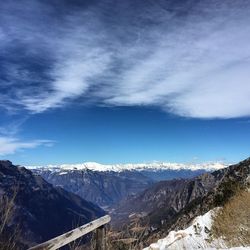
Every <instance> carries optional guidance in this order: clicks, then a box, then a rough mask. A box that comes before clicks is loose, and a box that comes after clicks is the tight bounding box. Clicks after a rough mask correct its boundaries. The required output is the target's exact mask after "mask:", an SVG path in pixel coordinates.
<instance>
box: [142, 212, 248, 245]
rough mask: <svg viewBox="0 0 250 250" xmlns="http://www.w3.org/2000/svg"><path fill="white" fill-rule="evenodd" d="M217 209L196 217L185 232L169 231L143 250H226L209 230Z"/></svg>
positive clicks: (221, 241)
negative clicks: (213, 237) (213, 238)
mask: <svg viewBox="0 0 250 250" xmlns="http://www.w3.org/2000/svg"><path fill="white" fill-rule="evenodd" d="M218 209H219V208H214V209H213V210H210V211H209V212H207V213H206V214H204V215H202V216H198V217H196V218H195V219H194V220H193V222H192V224H191V226H189V227H188V228H186V229H185V230H179V231H171V232H170V233H169V234H168V236H167V237H166V238H164V239H160V240H158V241H157V242H156V243H153V244H151V245H150V246H149V247H147V248H144V250H176V249H178V250H181V249H194V250H195V249H210V250H212V249H228V248H227V247H226V245H225V243H224V242H223V240H221V239H217V240H212V241H211V238H210V229H211V226H212V216H213V214H214V213H216V211H218ZM230 249H232V250H233V249H234V250H246V249H250V248H249V247H235V248H230Z"/></svg>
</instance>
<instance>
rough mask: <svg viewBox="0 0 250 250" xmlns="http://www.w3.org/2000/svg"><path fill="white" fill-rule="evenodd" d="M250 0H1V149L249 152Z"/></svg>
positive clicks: (189, 154)
mask: <svg viewBox="0 0 250 250" xmlns="http://www.w3.org/2000/svg"><path fill="white" fill-rule="evenodd" d="M249 23H250V3H249V1H245V0H239V1H233V0H227V1H219V0H209V1H197V0H179V1H176V0H168V1H167V0H156V1H155V0H154V1H152V0H146V1H145V0H137V1H134V0H133V1H132V0H127V1H115V0H102V1H97V0H95V1H80V0H71V1H69V0H68V1H67V0H61V1H58V0H51V1H45V0H44V1H40V0H34V1H27V0H19V1H8V0H7V1H4V2H1V3H0V49H1V54H0V112H1V117H0V156H1V158H7V159H10V160H12V161H14V162H15V163H17V164H47V163H74V162H83V161H98V162H101V163H116V162H149V161H177V162H192V161H199V162H200V161H215V160H224V161H227V162H236V161H238V160H241V159H243V158H246V157H248V156H249V152H250V140H249V135H250V98H249V96H250V82H249V79H250V43H249V40H250V26H249Z"/></svg>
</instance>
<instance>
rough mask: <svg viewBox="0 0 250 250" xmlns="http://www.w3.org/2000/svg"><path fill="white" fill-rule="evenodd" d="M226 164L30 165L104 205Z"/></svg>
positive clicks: (69, 189)
mask: <svg viewBox="0 0 250 250" xmlns="http://www.w3.org/2000/svg"><path fill="white" fill-rule="evenodd" d="M224 166H225V165H223V164H221V163H210V164H208V163H207V164H201V165H184V164H177V163H151V164H116V165H102V164H98V163H93V162H92V163H90V162H88V163H83V164H73V165H67V164H63V165H48V166H44V167H41V166H37V167H35V166H29V167H28V168H29V169H31V170H32V171H33V172H34V173H36V174H38V175H41V176H42V177H43V178H45V179H46V180H47V181H48V182H50V183H51V184H53V185H55V186H60V187H63V188H64V189H66V190H68V191H71V192H73V193H75V194H77V195H80V196H81V197H82V198H84V199H86V200H89V201H91V202H94V203H96V204H98V205H99V206H102V207H104V208H107V207H110V206H113V205H115V204H116V203H118V202H120V201H121V200H122V199H124V198H127V197H128V196H134V195H135V194H137V193H139V192H142V191H143V190H145V189H146V188H148V187H149V186H150V185H152V184H153V183H155V182H157V181H160V180H169V179H173V178H192V177H194V176H197V175H199V174H201V173H204V172H206V171H211V170H213V169H220V168H222V167H224Z"/></svg>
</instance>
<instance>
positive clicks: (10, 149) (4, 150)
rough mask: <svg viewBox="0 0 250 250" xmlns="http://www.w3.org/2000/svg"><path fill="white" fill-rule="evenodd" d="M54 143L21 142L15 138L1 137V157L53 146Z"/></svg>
mask: <svg viewBox="0 0 250 250" xmlns="http://www.w3.org/2000/svg"><path fill="white" fill-rule="evenodd" d="M53 143H54V142H53V141H49V140H33V141H21V140H19V139H17V138H14V137H4V136H0V156H4V155H10V154H14V153H16V152H17V151H20V150H23V149H28V148H36V147H39V146H48V147H50V146H52V145H53Z"/></svg>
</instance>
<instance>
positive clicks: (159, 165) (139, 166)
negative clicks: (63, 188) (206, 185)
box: [26, 162, 227, 172]
mask: <svg viewBox="0 0 250 250" xmlns="http://www.w3.org/2000/svg"><path fill="white" fill-rule="evenodd" d="M226 166H227V165H225V164H224V163H221V162H210V163H209V162H208V163H201V164H191V163H190V164H183V163H172V162H153V163H135V164H133V163H127V164H100V163H97V162H85V163H81V164H61V165H46V166H26V167H27V168H31V169H34V168H40V169H42V168H46V169H50V170H51V171H58V170H59V171H62V170H86V169H89V170H93V171H98V172H107V171H113V172H122V171H125V170H132V171H134V170H136V171H145V170H150V171H157V170H177V171H178V170H192V171H195V170H204V169H205V170H206V171H214V170H218V169H221V168H224V167H226Z"/></svg>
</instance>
